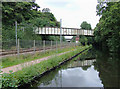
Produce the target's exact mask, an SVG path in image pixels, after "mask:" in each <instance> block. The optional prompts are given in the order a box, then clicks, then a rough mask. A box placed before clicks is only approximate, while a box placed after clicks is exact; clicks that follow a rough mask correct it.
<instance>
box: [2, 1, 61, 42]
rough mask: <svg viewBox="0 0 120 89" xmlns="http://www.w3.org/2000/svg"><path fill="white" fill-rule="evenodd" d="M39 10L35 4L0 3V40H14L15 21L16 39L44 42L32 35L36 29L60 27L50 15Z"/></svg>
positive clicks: (39, 37)
mask: <svg viewBox="0 0 120 89" xmlns="http://www.w3.org/2000/svg"><path fill="white" fill-rule="evenodd" d="M39 8H40V6H38V5H37V4H36V3H35V2H2V39H3V40H14V39H15V21H17V23H18V34H17V35H18V38H19V39H26V40H28V39H29V40H33V39H36V40H44V39H42V38H43V37H42V36H38V35H35V34H34V30H35V29H36V27H46V26H50V27H60V23H59V22H58V21H57V20H56V18H55V17H54V15H53V14H52V13H50V12H44V13H43V12H41V11H40V10H38V9H39ZM33 27H35V28H33ZM23 28H24V30H21V29H23ZM48 39H49V37H48ZM51 40H54V39H51Z"/></svg>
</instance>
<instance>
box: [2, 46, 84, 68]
mask: <svg viewBox="0 0 120 89" xmlns="http://www.w3.org/2000/svg"><path fill="white" fill-rule="evenodd" d="M81 48H83V47H82V46H81ZM73 49H75V47H67V48H62V49H60V48H59V49H57V50H49V51H46V52H37V53H35V54H26V55H20V56H19V58H18V57H17V56H11V57H5V58H2V67H3V68H6V67H10V66H13V65H17V64H21V63H25V62H29V61H33V60H36V59H40V58H43V57H47V56H50V55H55V54H59V53H62V52H66V51H70V50H73Z"/></svg>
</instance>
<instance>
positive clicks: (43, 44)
mask: <svg viewBox="0 0 120 89" xmlns="http://www.w3.org/2000/svg"><path fill="white" fill-rule="evenodd" d="M43 49H44V52H45V40H44V41H43Z"/></svg>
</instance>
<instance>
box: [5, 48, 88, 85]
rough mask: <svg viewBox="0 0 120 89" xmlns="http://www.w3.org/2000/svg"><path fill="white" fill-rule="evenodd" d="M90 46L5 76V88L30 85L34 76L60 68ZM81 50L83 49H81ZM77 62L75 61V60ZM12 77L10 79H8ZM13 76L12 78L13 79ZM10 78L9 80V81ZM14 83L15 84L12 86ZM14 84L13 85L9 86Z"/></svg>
mask: <svg viewBox="0 0 120 89" xmlns="http://www.w3.org/2000/svg"><path fill="white" fill-rule="evenodd" d="M88 47H89V46H85V47H82V48H81V47H77V48H76V50H74V51H71V52H69V53H66V54H63V55H60V56H57V57H53V58H50V59H48V60H44V61H42V62H40V63H38V64H35V65H32V66H29V67H26V68H23V69H22V70H19V71H17V72H15V73H10V74H3V78H4V79H3V87H11V86H12V87H13V86H14V87H17V86H18V85H19V84H20V85H21V84H24V83H28V82H30V81H31V80H33V77H34V76H39V75H40V74H42V73H43V72H45V71H47V70H49V69H51V68H53V67H55V66H58V65H59V63H61V62H63V61H64V60H66V59H68V58H70V57H72V56H74V55H75V54H77V53H79V52H81V51H82V50H84V49H86V48H88ZM80 48H81V49H80ZM74 60H75V59H74ZM9 75H10V77H8V76H9ZM11 76H12V77H11ZM8 78H9V79H8ZM12 83H13V84H12ZM9 84H12V85H9Z"/></svg>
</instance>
